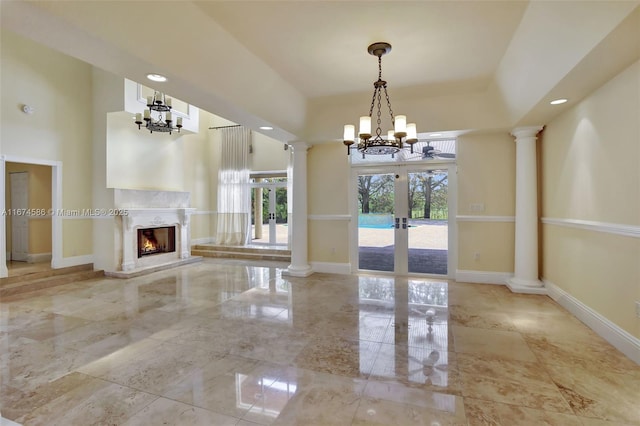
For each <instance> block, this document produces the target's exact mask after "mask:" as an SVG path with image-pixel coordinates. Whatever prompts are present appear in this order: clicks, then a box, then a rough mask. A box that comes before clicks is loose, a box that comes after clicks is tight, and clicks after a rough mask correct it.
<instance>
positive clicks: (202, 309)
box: [0, 259, 640, 426]
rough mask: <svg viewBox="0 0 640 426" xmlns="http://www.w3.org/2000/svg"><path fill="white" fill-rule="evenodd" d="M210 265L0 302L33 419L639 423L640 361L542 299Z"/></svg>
mask: <svg viewBox="0 0 640 426" xmlns="http://www.w3.org/2000/svg"><path fill="white" fill-rule="evenodd" d="M284 267H286V265H285V264H282V263H278V262H271V263H269V262H262V263H260V264H256V263H251V262H250V261H238V260H225V259H205V260H204V261H203V262H200V263H198V264H193V265H186V266H182V267H179V268H175V269H172V270H167V271H161V272H157V273H154V274H150V275H147V276H142V277H138V278H132V279H129V280H119V279H114V278H100V279H95V280H92V281H86V282H78V283H73V284H68V285H65V286H60V287H55V288H51V289H47V290H42V291H39V292H35V293H31V294H29V295H21V296H14V297H12V298H7V299H3V300H0V412H1V414H2V416H3V417H4V418H6V419H8V420H9V421H12V422H16V423H19V424H23V425H65V426H68V425H82V426H85V425H159V424H165V425H167V424H168V425H180V426H184V425H242V426H256V425H272V424H273V425H508V426H512V425H543V424H546V425H562V426H564V425H583V426H607V425H608V426H613V425H640V366H638V365H637V364H635V363H633V362H632V361H631V360H629V359H628V358H626V357H625V356H624V355H622V354H621V353H619V352H618V351H616V350H615V349H614V348H613V347H612V346H610V345H609V344H608V343H606V342H605V341H604V340H603V339H601V338H600V337H599V336H597V335H596V334H595V333H593V332H592V331H591V330H590V329H588V328H587V327H586V326H584V325H583V324H582V323H581V322H580V321H578V320H577V319H575V318H574V317H573V316H571V315H570V314H569V313H567V312H566V311H565V310H564V309H562V308H561V307H560V306H559V305H557V304H556V303H555V302H553V301H552V300H551V299H550V298H547V297H545V296H534V295H517V294H512V293H510V292H509V290H508V289H507V288H506V287H504V286H492V285H479V284H464V283H455V282H447V281H438V280H435V279H412V278H409V279H408V278H393V277H379V276H378V277H377V276H369V275H367V276H365V275H361V276H358V275H348V276H347V275H331V274H314V275H312V276H310V277H308V278H292V277H283V276H282V275H281V272H282V269H283V268H284Z"/></svg>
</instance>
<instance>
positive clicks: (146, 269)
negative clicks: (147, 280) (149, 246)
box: [108, 189, 201, 278]
mask: <svg viewBox="0 0 640 426" xmlns="http://www.w3.org/2000/svg"><path fill="white" fill-rule="evenodd" d="M190 205H191V197H190V194H189V193H188V192H178V191H147V190H133V189H114V208H115V209H117V210H123V211H126V214H123V215H121V216H118V219H119V220H118V222H120V223H118V224H117V226H116V228H117V230H118V231H119V232H118V233H119V238H117V240H119V242H120V244H118V246H119V247H116V248H117V249H118V251H119V256H117V259H119V262H118V263H119V271H115V272H112V273H109V274H108V275H111V276H115V277H119V278H130V277H134V276H138V275H143V274H145V273H150V272H155V271H158V270H161V269H166V268H170V267H174V266H179V265H183V264H185V263H191V262H193V261H198V260H201V258H200V257H193V256H191V238H190V237H191V230H190V219H191V213H193V212H194V211H195V210H196V209H194V208H191V207H190ZM167 226H175V228H176V230H175V239H176V241H175V249H176V250H175V252H171V253H160V254H155V255H151V256H143V257H140V258H139V257H138V229H143V228H160V227H167Z"/></svg>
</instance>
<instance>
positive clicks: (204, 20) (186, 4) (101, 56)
mask: <svg viewBox="0 0 640 426" xmlns="http://www.w3.org/2000/svg"><path fill="white" fill-rule="evenodd" d="M638 5H639V2H637V1H624V2H623V1H572V2H563V1H557V2H554V1H531V2H526V1H411V2H404V1H386V2H385V1H332V2H329V1H198V2H193V1H170V0H169V1H161V2H148V1H126V2H125V1H109V0H107V1H100V0H96V1H33V2H32V1H22V0H13V1H3V2H1V3H0V7H1V8H2V10H1V12H2V14H1V18H2V27H3V28H6V29H9V30H11V31H14V32H17V33H19V34H22V35H24V36H26V37H28V38H31V39H33V40H35V41H37V42H39V43H42V44H45V45H48V46H50V47H52V48H54V49H57V50H60V51H62V52H63V53H66V54H69V55H71V56H74V57H76V58H79V59H81V60H83V61H86V62H88V63H90V64H92V65H95V66H96V67H99V68H102V69H105V70H107V71H110V72H113V73H115V74H118V75H120V76H122V77H126V78H129V79H132V80H134V81H139V82H142V83H144V84H147V85H149V86H152V87H155V88H157V89H160V90H162V91H164V92H166V93H169V94H171V95H172V96H175V97H178V98H181V99H184V100H185V101H187V102H190V103H192V104H194V105H196V106H198V107H200V108H203V109H205V110H208V111H210V112H212V113H214V114H217V115H219V116H222V117H224V118H227V119H229V120H232V121H235V122H238V123H240V124H244V125H246V126H248V127H252V128H254V129H257V127H258V126H260V125H271V126H273V127H275V129H274V130H273V133H272V134H270V136H271V137H274V138H276V139H279V140H282V141H291V140H306V141H308V142H312V143H318V142H325V141H328V140H337V139H338V138H339V137H340V136H341V129H342V124H345V123H346V122H355V121H356V120H357V117H358V116H360V115H364V114H366V113H367V112H368V108H369V104H370V101H371V92H372V83H373V81H374V80H376V78H377V63H376V62H377V60H376V58H375V57H373V56H370V55H369V54H368V53H367V51H366V48H367V46H368V45H369V44H370V43H372V42H376V41H387V42H389V43H391V44H392V45H393V49H392V51H391V53H390V54H389V55H386V56H384V57H383V79H385V80H387V81H388V85H389V94H390V97H391V102H392V105H393V107H394V112H395V113H396V114H399V113H405V112H406V115H407V116H408V117H409V119H410V121H416V122H417V123H418V128H419V130H421V131H425V132H426V131H440V132H442V131H444V132H449V134H458V133H461V132H467V131H486V130H489V129H510V128H513V127H515V126H521V125H534V124H545V123H546V122H548V120H550V119H552V118H553V116H555V115H557V114H558V113H560V112H562V111H563V110H564V109H566V108H570V107H571V105H573V104H575V102H577V101H579V100H580V99H582V98H583V97H584V96H586V95H587V94H588V93H590V92H591V91H593V90H594V89H595V88H597V87H598V86H599V85H601V84H603V83H604V82H606V81H607V80H608V79H609V78H611V77H612V76H613V75H615V74H616V73H618V72H620V71H621V70H622V69H624V67H626V66H628V65H630V64H631V63H633V62H634V61H635V60H638V58H640V7H639V6H638ZM153 34H158V35H157V37H154V36H153ZM149 72H154V73H161V74H164V75H166V76H168V77H169V81H168V82H167V83H163V84H162V85H160V86H158V84H155V86H154V84H153V83H151V82H148V81H145V75H146V74H147V73H149ZM554 97H569V98H570V102H568V103H567V104H565V105H563V106H556V107H552V106H550V105H549V104H548V101H549V100H551V99H553V98H554Z"/></svg>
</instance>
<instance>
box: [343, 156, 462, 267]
mask: <svg viewBox="0 0 640 426" xmlns="http://www.w3.org/2000/svg"><path fill="white" fill-rule="evenodd" d="M453 167H454V166H453V165H449V164H440V165H437V164H429V165H424V164H423V165H414V164H411V165H394V166H381V167H358V168H354V169H353V179H354V187H355V188H356V193H357V194H356V195H355V197H356V205H357V212H358V215H357V221H355V220H354V223H357V227H354V228H355V232H354V234H355V240H356V242H357V243H356V244H355V245H354V246H355V250H352V253H353V256H352V258H353V259H354V265H355V266H357V270H359V271H376V272H383V273H394V274H399V275H406V274H428V275H436V276H444V277H449V276H452V275H453V272H454V271H453V265H455V263H454V262H453V256H452V252H451V247H450V246H451V244H450V242H451V241H453V240H454V238H453V235H454V234H453V231H454V230H455V228H454V222H453V219H454V218H452V217H450V215H449V212H450V211H455V210H454V209H453V207H452V202H453V195H452V189H453V187H454V186H453V183H454V181H455V173H452V170H454V169H453ZM452 175H453V176H452ZM452 177H453V178H452ZM354 269H355V268H354Z"/></svg>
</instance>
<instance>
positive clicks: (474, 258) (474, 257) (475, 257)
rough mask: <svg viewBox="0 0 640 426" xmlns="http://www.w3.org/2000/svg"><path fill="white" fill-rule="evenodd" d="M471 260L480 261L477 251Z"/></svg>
mask: <svg viewBox="0 0 640 426" xmlns="http://www.w3.org/2000/svg"><path fill="white" fill-rule="evenodd" d="M473 260H480V252H479V251H477V252H475V253H473Z"/></svg>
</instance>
